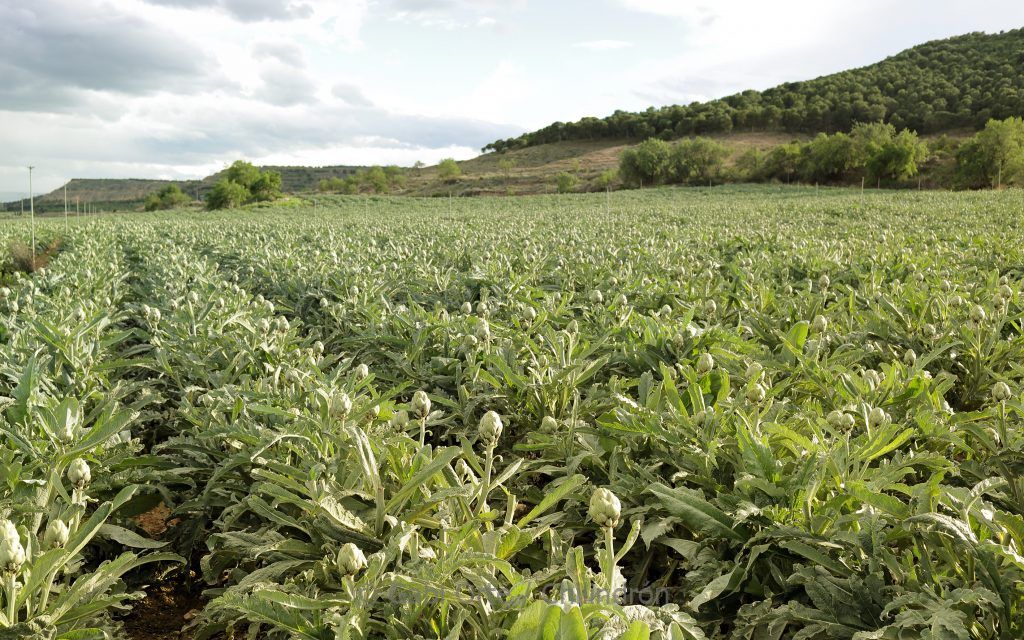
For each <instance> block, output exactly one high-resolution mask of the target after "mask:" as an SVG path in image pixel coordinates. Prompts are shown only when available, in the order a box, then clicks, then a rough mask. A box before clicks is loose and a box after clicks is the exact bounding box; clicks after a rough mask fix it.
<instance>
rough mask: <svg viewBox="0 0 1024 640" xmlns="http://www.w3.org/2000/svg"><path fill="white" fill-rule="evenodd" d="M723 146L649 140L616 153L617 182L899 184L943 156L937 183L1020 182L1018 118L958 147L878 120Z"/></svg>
mask: <svg viewBox="0 0 1024 640" xmlns="http://www.w3.org/2000/svg"><path fill="white" fill-rule="evenodd" d="M729 156H730V153H729V149H728V148H727V147H725V146H724V145H722V144H720V143H718V142H716V141H714V140H709V139H707V138H701V137H696V138H692V139H685V140H680V141H677V142H666V141H664V140H661V139H659V138H649V139H647V140H645V141H644V142H641V143H640V144H638V145H636V146H634V147H631V148H629V149H626V150H625V151H623V152H622V155H621V157H620V161H619V171H618V177H619V180H620V181H621V182H622V184H623V185H624V186H627V187H638V186H644V185H651V186H654V185H662V184H709V183H716V182H768V181H779V182H794V181H799V182H804V183H820V184H850V183H857V182H860V181H861V180H862V179H863V180H867V181H870V182H871V183H872V184H882V183H884V184H887V185H888V184H900V183H902V182H905V181H907V180H909V179H911V178H914V177H915V176H917V175H918V174H919V172H920V171H921V169H922V167H924V166H926V165H927V164H928V163H933V164H936V165H937V164H940V163H941V162H942V161H943V160H946V161H950V164H951V165H952V171H948V172H946V173H942V172H937V173H936V175H934V176H933V179H934V180H935V181H936V182H937V183H939V184H938V186H943V187H948V188H957V189H977V188H984V187H999V186H1006V185H1022V184H1024V120H1022V119H1021V118H1006V119H1004V120H990V121H989V122H988V123H987V124H986V126H985V128H984V129H983V130H982V131H980V132H978V133H977V134H975V135H974V136H973V137H972V138H969V139H968V140H966V141H964V142H963V143H962V144H958V143H956V142H954V141H952V140H951V139H949V138H948V137H946V136H942V137H940V138H938V139H936V140H934V141H933V142H932V144H931V145H928V144H926V143H925V142H924V141H923V140H921V139H920V138H919V137H918V135H917V133H916V132H914V131H911V130H909V129H903V130H902V131H897V130H896V127H894V126H893V125H891V124H886V123H882V122H875V123H858V124H856V125H854V126H853V128H852V130H851V132H850V133H848V134H847V133H843V132H839V133H833V134H831V135H830V134H826V133H819V134H818V135H817V136H815V137H814V138H812V139H811V140H809V141H807V142H798V141H794V142H790V143H787V144H782V145H778V146H775V147H773V148H771V149H767V150H764V149H759V148H755V147H751V148H748V149H746V150H744V151H743V152H741V153H740V154H739V156H738V157H736V158H735V161H734V162H733V163H732V164H731V165H728V164H727V162H726V160H727V159H728V158H729Z"/></svg>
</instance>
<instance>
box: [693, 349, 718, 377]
mask: <svg viewBox="0 0 1024 640" xmlns="http://www.w3.org/2000/svg"><path fill="white" fill-rule="evenodd" d="M714 368H715V359H714V358H712V357H711V354H710V353H702V354H700V358H698V359H697V372H698V373H702V374H703V373H708V372H709V371H711V370H712V369H714Z"/></svg>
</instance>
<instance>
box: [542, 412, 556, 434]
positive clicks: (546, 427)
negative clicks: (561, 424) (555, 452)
mask: <svg viewBox="0 0 1024 640" xmlns="http://www.w3.org/2000/svg"><path fill="white" fill-rule="evenodd" d="M557 430H558V421H557V420H555V419H554V418H552V417H551V416H544V419H543V420H541V421H540V431H541V433H554V432H555V431H557Z"/></svg>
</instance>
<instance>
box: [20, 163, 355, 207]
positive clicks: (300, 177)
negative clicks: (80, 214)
mask: <svg viewBox="0 0 1024 640" xmlns="http://www.w3.org/2000/svg"><path fill="white" fill-rule="evenodd" d="M262 168H263V169H272V170H274V171H278V172H280V173H281V186H282V190H284V191H286V192H290V193H298V192H304V191H315V190H316V186H317V184H318V183H319V182H320V180H323V179H325V178H333V177H341V178H344V177H346V176H348V175H349V174H351V173H354V172H355V171H356V170H358V167H351V166H333V167H282V166H267V167H262ZM220 175H221V172H217V173H215V174H213V175H210V176H207V177H205V178H203V179H202V180H146V179H136V178H75V179H73V180H71V181H69V182H68V183H67V196H68V203H69V204H70V207H71V210H72V211H74V208H75V201H76V199H77V200H78V201H79V202H81V203H90V204H91V205H92V207H93V208H94V209H96V210H103V211H126V210H132V209H138V208H140V207H141V206H142V203H143V201H144V200H145V199H146V196H147V195H148V194H150V193H152V192H153V191H156V190H157V189H160V188H161V187H163V186H165V185H168V184H172V183H173V184H177V185H178V186H179V187H180V188H181V190H182V191H184V192H185V193H187V194H188V195H190V196H193V197H197V198H200V199H201V198H203V197H205V196H206V193H207V192H208V191H209V190H210V189H211V188H213V185H214V184H215V183H216V182H217V180H218V179H219V178H220ZM35 204H36V211H37V212H41V213H46V212H56V211H64V187H60V188H58V189H55V190H53V191H51V192H50V193H47V194H42V195H37V196H36V202H35ZM3 206H4V208H5V210H7V211H18V210H19V209H20V206H21V204H20V201H18V200H14V201H12V202H7V203H5V204H4V205H3ZM25 208H26V209H27V208H28V200H27V198H26V200H25Z"/></svg>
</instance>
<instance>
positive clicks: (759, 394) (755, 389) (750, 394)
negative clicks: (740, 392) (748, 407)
mask: <svg viewBox="0 0 1024 640" xmlns="http://www.w3.org/2000/svg"><path fill="white" fill-rule="evenodd" d="M766 393H767V392H766V391H765V389H764V387H762V386H761V385H760V384H759V383H754V386H752V387H750V388H749V389H747V402H749V403H750V404H760V403H762V402H764V397H765V394H766Z"/></svg>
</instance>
